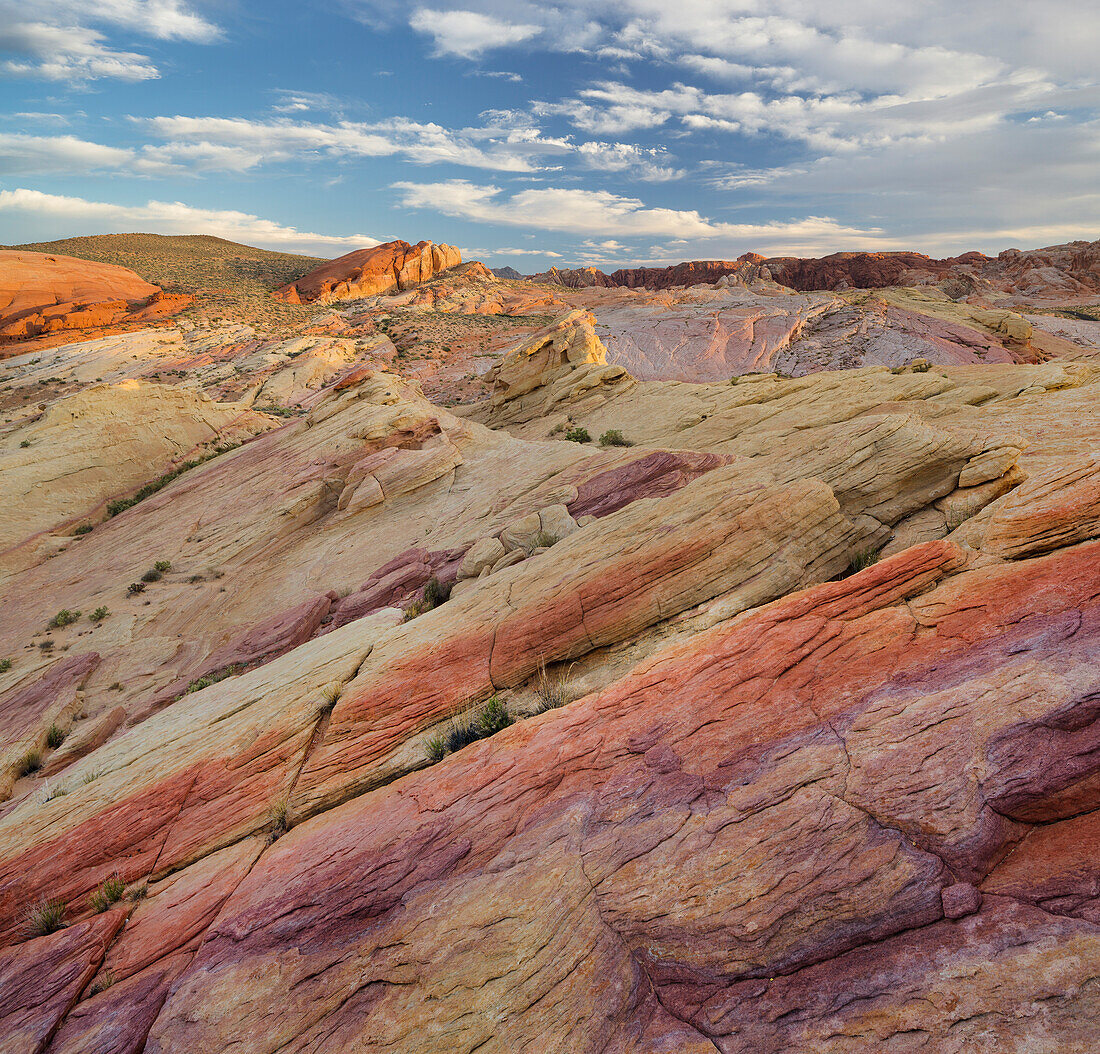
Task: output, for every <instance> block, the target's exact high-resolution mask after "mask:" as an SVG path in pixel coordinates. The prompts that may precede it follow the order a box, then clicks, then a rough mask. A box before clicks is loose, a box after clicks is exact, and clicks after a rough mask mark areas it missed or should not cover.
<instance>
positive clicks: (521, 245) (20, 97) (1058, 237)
mask: <svg viewBox="0 0 1100 1054" xmlns="http://www.w3.org/2000/svg"><path fill="white" fill-rule="evenodd" d="M1097 55H1100V5H1095V4H1089V3H1082V2H1081V0H1029V2H1027V3H1024V2H1022V0H1021V2H1014V0H1008V2H1006V0H996V2H994V0H967V2H965V3H960V2H959V0H949V2H948V0H830V2H823V0H812V2H811V0H507V2H504V0H456V2H450V0H428V2H427V3H425V4H424V5H422V6H418V5H417V3H416V2H415V0H413V2H411V3H410V2H407V0H403V2H393V0H313V2H311V3H309V4H303V3H301V2H300V0H299V2H294V3H290V2H284V0H263V2H248V0H94V2H93V0H35V2H34V3H27V2H26V0H0V243H4V244H17V243H21V242H27V241H43V240H50V239H54V238H62V237H68V236H73V235H80V234H100V233H116V232H132V231H149V232H154V233H162V234H215V235H218V236H220V237H224V238H229V239H232V240H235V241H240V242H245V243H247V244H250V245H257V246H260V247H263V248H269V249H278V250H283V251H289V252H299V253H306V254H311V255H317V256H326V257H333V256H339V255H342V254H343V253H346V252H350V251H352V250H354V249H358V248H363V247H365V246H369V245H372V244H376V243H378V242H381V241H388V240H391V239H393V238H404V239H406V240H407V241H410V242H416V241H419V240H420V239H431V240H433V241H436V242H447V243H450V244H453V245H457V246H458V247H459V248H461V249H462V252H463V255H464V257H465V258H477V259H482V260H484V261H486V262H487V263H488V264H489V265H490V266H498V267H499V266H506V265H510V266H513V267H515V268H517V269H518V270H520V271H522V272H524V273H532V272H535V271H542V270H545V269H546V268H548V267H550V266H554V265H556V266H559V267H570V266H589V265H594V266H599V267H603V268H605V269H609V268H610V269H613V268H615V267H619V266H632V265H637V264H656V265H662V264H668V263H674V262H676V261H679V260H685V259H731V258H734V257H736V256H739V255H740V254H742V253H744V252H748V251H755V252H760V253H763V254H765V255H787V254H789V255H824V254H827V253H830V252H836V251H841V250H869V251H886V250H891V249H913V250H916V251H920V252H926V253H929V254H930V255H934V256H943V255H954V254H957V253H961V252H965V251H968V250H978V251H982V252H986V253H990V254H995V253H997V252H999V251H1001V250H1003V249H1005V248H1009V247H1017V248H1031V247H1037V246H1043V245H1051V244H1058V243H1062V242H1067V241H1072V240H1076V239H1086V240H1093V239H1096V238H1100V62H1098V60H1097Z"/></svg>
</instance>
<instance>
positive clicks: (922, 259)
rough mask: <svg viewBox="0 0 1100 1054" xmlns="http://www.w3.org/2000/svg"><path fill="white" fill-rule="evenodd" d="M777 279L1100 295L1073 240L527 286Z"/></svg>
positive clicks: (780, 260)
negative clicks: (942, 255)
mask: <svg viewBox="0 0 1100 1054" xmlns="http://www.w3.org/2000/svg"><path fill="white" fill-rule="evenodd" d="M722 279H731V280H733V281H735V282H737V283H745V284H747V283H749V282H753V281H758V280H761V279H763V280H765V281H774V282H778V283H779V284H780V285H784V286H787V287H789V288H791V289H796V290H800V291H809V290H845V289H882V288H886V287H889V286H921V285H935V284H938V283H946V285H945V288H947V289H948V290H949V292H950V293H951V295H953V296H955V297H963V296H967V295H969V294H971V293H985V294H999V295H1001V296H1018V297H1021V298H1038V299H1040V300H1042V299H1060V298H1067V297H1070V298H1072V297H1080V296H1088V295H1091V294H1095V293H1098V292H1100V241H1095V242H1084V241H1080V242H1070V243H1069V244H1067V245H1055V246H1050V247H1049V248H1046V249H1032V250H1019V249H1007V250H1005V251H1004V252H1002V253H1000V254H999V255H998V256H997V257H995V258H991V257H988V256H984V255H983V254H981V253H977V252H969V253H964V254H963V255H961V256H955V257H948V258H946V259H942V260H937V259H934V258H932V257H929V256H924V255H923V254H921V253H913V252H886V253H867V252H841V253H834V254H832V255H831V256H824V257H820V258H801V257H792V256H777V257H770V258H767V257H763V256H760V255H759V254H758V253H746V254H745V255H744V256H740V257H738V258H737V259H736V260H689V261H687V262H685V263H680V264H674V265H673V266H671V267H633V268H625V269H621V270H618V271H613V272H612V273H610V274H605V273H604V272H602V271H600V270H598V269H597V268H594V267H586V268H578V269H576V270H569V269H564V270H563V269H559V268H556V267H555V268H551V270H549V271H547V272H544V273H543V274H538V275H532V276H530V280H531V281H535V282H547V283H550V284H558V285H564V286H567V287H570V288H584V287H593V286H595V287H613V286H625V287H627V288H630V289H635V288H641V287H644V288H646V289H669V288H673V287H677V286H690V285H699V284H713V283H715V282H718V281H720V280H722Z"/></svg>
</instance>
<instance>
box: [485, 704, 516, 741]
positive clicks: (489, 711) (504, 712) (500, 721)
mask: <svg viewBox="0 0 1100 1054" xmlns="http://www.w3.org/2000/svg"><path fill="white" fill-rule="evenodd" d="M510 724H512V715H511V714H509V713H508V707H507V706H505V705H504V702H503V701H502V700H501V699H500V697H499V696H495V695H494V696H493V697H492V698H491V699H489V700H488V701H487V702H486V704H485V705H484V706H483V707H482V708H481V713H480V714H478V717H477V728H478V731H479V732H480V733H481V736H482V738H485V737H488V736H491V735H495V734H496V733H497V732H500V731H501V730H502V729H505V728H507V727H508V726H509V725H510Z"/></svg>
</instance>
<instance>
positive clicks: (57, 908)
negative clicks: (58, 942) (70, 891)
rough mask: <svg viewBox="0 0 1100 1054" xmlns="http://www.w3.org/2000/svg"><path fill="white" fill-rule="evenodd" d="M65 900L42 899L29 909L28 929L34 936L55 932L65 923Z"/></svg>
mask: <svg viewBox="0 0 1100 1054" xmlns="http://www.w3.org/2000/svg"><path fill="white" fill-rule="evenodd" d="M65 907H66V905H65V902H64V901H63V900H40V901H38V903H37V904H34V905H32V906H31V907H30V908H29V909H28V911H27V930H28V932H29V933H30V934H31V936H33V937H44V936H45V935H46V934H47V933H55V932H56V931H57V930H59V929H61V928H62V927H63V926H64V925H65Z"/></svg>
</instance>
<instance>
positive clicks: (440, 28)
mask: <svg viewBox="0 0 1100 1054" xmlns="http://www.w3.org/2000/svg"><path fill="white" fill-rule="evenodd" d="M409 25H410V26H412V28H413V29H415V30H417V31H418V32H420V33H429V34H431V36H432V37H433V38H434V40H435V50H436V54H437V55H458V56H459V57H461V58H465V59H475V58H479V57H480V56H481V55H482V54H484V53H485V52H486V51H488V50H489V49H490V48H502V47H508V46H509V45H512V44H519V43H520V42H522V41H525V40H530V39H531V38H532V37H534V36H537V35H538V34H539V33H540V32H542V30H541V28H540V27H539V26H537V25H520V24H516V23H512V22H508V21H505V20H501V19H497V18H490V17H489V16H488V15H483V14H481V13H480V12H477V11H436V10H432V9H430V8H424V7H421V8H418V9H417V10H416V11H414V12H413V15H412V17H411V18H410V19H409Z"/></svg>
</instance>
